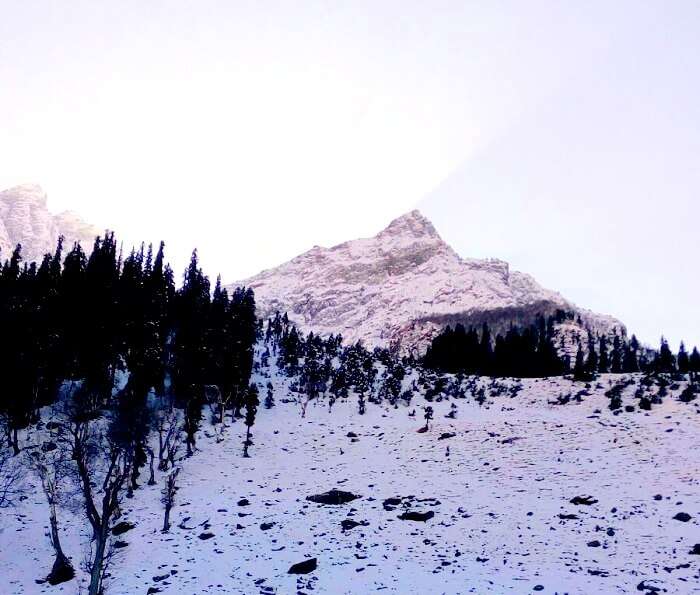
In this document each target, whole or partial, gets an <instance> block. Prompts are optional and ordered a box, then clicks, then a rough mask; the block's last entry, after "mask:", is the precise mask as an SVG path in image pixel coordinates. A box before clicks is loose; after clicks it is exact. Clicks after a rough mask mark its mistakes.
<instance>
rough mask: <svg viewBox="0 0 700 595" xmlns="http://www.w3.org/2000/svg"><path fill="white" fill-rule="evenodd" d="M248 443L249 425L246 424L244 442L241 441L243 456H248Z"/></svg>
mask: <svg viewBox="0 0 700 595" xmlns="http://www.w3.org/2000/svg"><path fill="white" fill-rule="evenodd" d="M249 444H250V426H246V430H245V442H244V443H243V456H244V457H245V458H249V457H250V455H249V454H248V445H249Z"/></svg>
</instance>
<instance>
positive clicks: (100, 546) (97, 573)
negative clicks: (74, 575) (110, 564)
mask: <svg viewBox="0 0 700 595" xmlns="http://www.w3.org/2000/svg"><path fill="white" fill-rule="evenodd" d="M103 533H104V531H100V534H99V535H98V536H97V538H96V540H95V542H96V544H95V557H94V558H93V560H92V567H91V568H90V588H89V590H88V593H89V595H102V570H103V569H102V565H103V564H104V558H105V547H106V546H107V536H106V535H104V534H103Z"/></svg>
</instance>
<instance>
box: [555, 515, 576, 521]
mask: <svg viewBox="0 0 700 595" xmlns="http://www.w3.org/2000/svg"><path fill="white" fill-rule="evenodd" d="M559 518H560V519H561V520H562V521H573V520H574V519H577V518H578V515H576V514H560V515H559Z"/></svg>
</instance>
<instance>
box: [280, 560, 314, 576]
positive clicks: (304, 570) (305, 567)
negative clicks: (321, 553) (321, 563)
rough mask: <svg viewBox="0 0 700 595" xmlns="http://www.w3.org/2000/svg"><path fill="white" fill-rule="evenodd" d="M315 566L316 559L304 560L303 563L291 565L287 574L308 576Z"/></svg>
mask: <svg viewBox="0 0 700 595" xmlns="http://www.w3.org/2000/svg"><path fill="white" fill-rule="evenodd" d="M317 566H318V563H317V561H316V558H310V559H308V560H304V561H303V562H298V563H296V564H292V565H291V566H290V567H289V570H288V571H287V574H309V572H313V571H314V570H316V568H317Z"/></svg>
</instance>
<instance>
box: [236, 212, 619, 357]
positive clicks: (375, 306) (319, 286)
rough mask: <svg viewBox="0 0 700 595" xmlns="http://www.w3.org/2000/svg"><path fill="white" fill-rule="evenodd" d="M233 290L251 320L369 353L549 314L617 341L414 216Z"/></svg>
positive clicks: (596, 322)
mask: <svg viewBox="0 0 700 595" xmlns="http://www.w3.org/2000/svg"><path fill="white" fill-rule="evenodd" d="M240 284H243V285H247V286H250V287H252V288H253V289H254V290H255V298H256V303H257V305H258V315H259V316H262V317H265V316H269V315H273V314H274V313H275V311H277V310H279V311H280V312H285V311H286V312H287V313H288V315H289V317H290V319H291V320H293V321H294V322H295V323H296V324H297V326H299V327H300V328H301V329H302V330H304V331H306V332H308V331H310V330H313V331H314V332H319V333H321V334H331V333H341V334H342V335H343V337H344V338H345V339H346V342H353V341H356V340H358V339H362V340H363V341H364V342H365V344H367V345H369V346H374V345H388V344H389V343H391V342H398V343H400V344H401V346H402V348H403V349H404V350H412V349H415V350H416V351H418V352H422V351H424V349H425V347H426V346H427V344H428V343H429V341H430V339H431V338H432V337H433V336H434V335H435V333H436V332H437V331H439V330H440V329H441V328H443V327H444V326H445V325H446V324H449V323H455V322H467V323H470V322H472V323H476V324H478V323H480V322H481V321H483V320H488V321H489V322H490V323H491V324H492V325H493V326H495V327H497V328H498V327H499V323H500V325H501V326H505V325H507V324H509V323H510V321H511V320H514V321H515V320H521V321H522V320H524V319H528V318H532V317H533V316H534V315H536V314H538V313H542V314H548V313H553V312H554V311H555V310H556V309H558V308H560V309H565V310H570V311H574V312H576V313H577V314H580V315H581V318H582V320H583V323H584V325H588V326H590V327H592V328H593V329H594V330H595V331H597V332H601V333H606V334H608V333H610V332H611V331H612V329H614V328H617V329H618V330H619V331H620V332H624V325H623V324H622V323H621V322H620V321H619V320H616V319H614V318H612V317H610V316H603V315H598V314H593V313H592V312H589V311H586V310H583V309H581V308H578V307H577V306H575V305H574V304H572V303H571V302H569V301H568V300H566V299H565V298H563V297H562V296H561V295H560V294H558V293H556V292H554V291H550V290H548V289H545V288H543V287H541V286H540V285H538V284H537V282H536V281H535V280H534V279H533V278H532V277H530V276H529V275H526V274H524V273H520V272H517V271H511V270H510V268H509V266H508V263H506V262H503V261H500V260H493V259H487V260H479V259H473V258H460V256H459V255H458V254H457V253H456V252H455V251H454V250H452V248H451V247H450V246H448V245H447V244H446V243H445V242H444V241H443V240H442V238H440V236H439V235H438V233H437V232H436V231H435V228H434V227H433V225H432V224H431V223H430V221H428V220H427V219H426V218H425V217H424V216H423V215H421V213H419V212H418V211H412V212H410V213H408V214H406V215H404V216H402V217H400V218H398V219H396V220H395V221H393V222H392V223H391V224H390V225H389V226H388V227H387V228H386V229H384V230H383V231H381V232H380V233H379V234H377V235H376V236H375V237H373V238H367V239H359V240H354V241H349V242H345V243H343V244H340V245H338V246H334V247H333V248H320V247H318V246H317V247H314V248H313V249H311V250H309V251H308V252H306V253H304V254H302V255H300V256H297V257H296V258H294V259H293V260H291V261H289V262H287V263H285V264H283V265H281V266H279V267H277V268H274V269H270V270H266V271H263V272H261V273H260V274H258V275H256V276H254V277H251V278H250V279H246V280H245V281H241V282H240V283H238V284H237V285H240Z"/></svg>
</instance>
